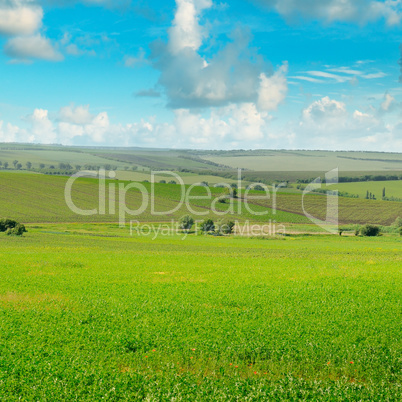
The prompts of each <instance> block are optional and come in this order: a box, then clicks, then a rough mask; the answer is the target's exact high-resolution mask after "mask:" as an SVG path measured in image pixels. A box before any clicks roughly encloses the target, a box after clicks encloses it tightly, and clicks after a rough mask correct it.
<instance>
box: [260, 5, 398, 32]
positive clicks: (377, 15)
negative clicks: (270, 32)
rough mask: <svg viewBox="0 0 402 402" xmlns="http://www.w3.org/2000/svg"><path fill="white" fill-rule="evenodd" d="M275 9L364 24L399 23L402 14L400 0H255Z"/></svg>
mask: <svg viewBox="0 0 402 402" xmlns="http://www.w3.org/2000/svg"><path fill="white" fill-rule="evenodd" d="M255 1H256V2H257V3H260V4H263V5H264V6H267V7H269V8H272V9H274V10H276V11H277V12H278V13H279V14H281V15H283V16H285V17H286V18H290V19H295V18H299V17H300V16H302V17H307V18H312V19H319V20H323V21H325V22H334V21H342V22H353V23H357V24H365V23H368V22H372V21H377V20H380V19H384V20H385V21H386V23H387V25H390V26H391V25H398V24H400V21H401V16H402V5H401V1H400V0H385V1H378V0H308V1H307V0H305V1H301V0H255Z"/></svg>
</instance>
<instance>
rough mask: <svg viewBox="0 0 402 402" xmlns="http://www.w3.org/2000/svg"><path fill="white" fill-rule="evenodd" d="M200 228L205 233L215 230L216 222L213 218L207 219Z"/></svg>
mask: <svg viewBox="0 0 402 402" xmlns="http://www.w3.org/2000/svg"><path fill="white" fill-rule="evenodd" d="M200 229H201V231H202V232H204V233H210V232H213V231H215V223H214V221H213V220H212V219H205V220H204V221H203V222H202V223H201V226H200Z"/></svg>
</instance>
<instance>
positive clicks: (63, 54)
mask: <svg viewBox="0 0 402 402" xmlns="http://www.w3.org/2000/svg"><path fill="white" fill-rule="evenodd" d="M401 18H402V1H401V0H386V1H379V0H305V1H299V0H243V1H240V0H234V1H231V2H224V1H217V0H176V1H174V0H165V1H152V2H149V1H148V2H146V1H144V0H141V1H135V0H133V1H131V0H114V1H111V0H81V1H80V0H77V1H74V0H69V1H67V0H37V1H33V0H0V48H1V53H0V141H2V142H10V141H18V142H33V143H61V144H66V145H112V146H146V147H171V148H200V149H233V148H243V149H252V148H286V149H332V150H336V149H346V150H372V151H377V150H379V151H398V152H402V85H401V82H400V76H401V75H402V73H401V66H400V63H399V60H400V59H401V51H400V43H401V28H402V25H401Z"/></svg>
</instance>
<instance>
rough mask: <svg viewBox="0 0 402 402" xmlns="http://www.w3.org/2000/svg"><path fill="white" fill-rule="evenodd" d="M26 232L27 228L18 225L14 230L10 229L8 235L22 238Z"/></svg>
mask: <svg viewBox="0 0 402 402" xmlns="http://www.w3.org/2000/svg"><path fill="white" fill-rule="evenodd" d="M26 231H27V230H26V229H25V226H24V225H22V224H21V223H18V224H17V225H16V226H15V227H14V228H10V229H8V230H7V232H6V234H7V235H8V236H22V235H23V234H24V233H25V232H26Z"/></svg>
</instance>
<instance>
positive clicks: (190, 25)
mask: <svg viewBox="0 0 402 402" xmlns="http://www.w3.org/2000/svg"><path fill="white" fill-rule="evenodd" d="M176 4H177V10H176V14H175V18H174V21H173V26H172V27H171V28H170V29H169V37H170V41H169V50H170V52H171V53H173V54H177V53H179V52H180V51H182V50H184V49H186V48H189V49H192V50H194V51H197V50H198V49H199V48H200V46H201V44H202V40H203V38H204V36H205V32H203V29H202V27H201V26H200V25H199V14H200V12H201V11H202V10H205V9H207V8H210V7H211V6H212V1H211V0H176Z"/></svg>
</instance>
